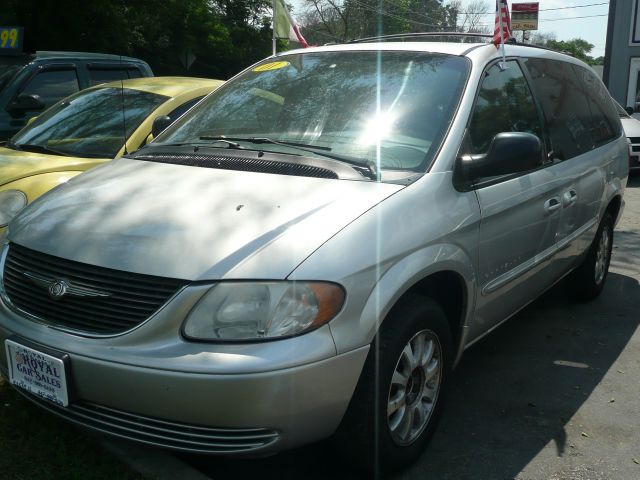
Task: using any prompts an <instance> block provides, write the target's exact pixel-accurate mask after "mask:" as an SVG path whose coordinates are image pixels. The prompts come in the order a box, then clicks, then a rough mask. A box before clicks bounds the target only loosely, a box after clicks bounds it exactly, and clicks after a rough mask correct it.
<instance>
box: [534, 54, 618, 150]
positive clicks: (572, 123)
mask: <svg viewBox="0 0 640 480" xmlns="http://www.w3.org/2000/svg"><path fill="white" fill-rule="evenodd" d="M526 65H527V69H528V70H529V73H530V74H531V78H532V81H533V89H534V91H535V92H536V96H537V98H538V100H539V101H540V104H541V106H542V110H543V112H544V115H545V117H546V119H547V125H548V131H549V137H550V140H551V149H552V153H553V158H557V159H560V160H569V159H570V158H573V157H575V156H577V155H580V154H582V153H584V152H587V151H589V150H591V149H592V148H593V146H594V145H595V144H596V137H597V136H596V135H594V129H596V128H598V127H595V126H594V118H593V116H592V113H591V108H590V104H589V101H588V99H587V92H588V91H589V90H590V89H591V87H590V85H588V84H585V83H583V81H581V80H580V79H579V78H578V75H577V74H576V71H575V70H574V68H573V66H572V65H571V64H570V63H567V62H561V61H557V60H543V59H539V58H530V59H527V60H526ZM603 129H604V127H603ZM610 133H611V127H609V132H608V133H607V134H610ZM604 135H606V134H604ZM602 136H603V134H600V136H599V137H597V138H601V137H602Z"/></svg>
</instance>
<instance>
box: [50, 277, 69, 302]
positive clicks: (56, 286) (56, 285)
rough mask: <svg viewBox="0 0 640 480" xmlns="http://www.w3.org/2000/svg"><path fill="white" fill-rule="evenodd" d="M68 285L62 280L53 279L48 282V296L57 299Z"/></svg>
mask: <svg viewBox="0 0 640 480" xmlns="http://www.w3.org/2000/svg"><path fill="white" fill-rule="evenodd" d="M67 288H69V285H68V284H67V282H65V281H64V280H55V281H54V282H53V283H51V284H49V296H50V297H51V298H53V299H54V300H59V299H61V298H62V297H64V296H65V294H66V293H67Z"/></svg>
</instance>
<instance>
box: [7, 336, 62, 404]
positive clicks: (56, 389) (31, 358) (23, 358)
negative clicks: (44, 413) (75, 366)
mask: <svg viewBox="0 0 640 480" xmlns="http://www.w3.org/2000/svg"><path fill="white" fill-rule="evenodd" d="M5 348H6V352H7V365H8V367H9V381H10V382H11V383H12V384H13V385H16V386H17V387H20V388H23V389H24V390H27V391H28V392H30V393H32V394H34V395H38V396H39V397H42V398H44V399H46V400H49V401H51V402H53V403H56V404H58V405H61V406H63V407H66V406H67V405H69V395H68V392H67V379H66V375H65V369H64V362H63V360H62V359H61V358H56V357H53V356H51V355H47V354H46V353H42V352H39V351H37V350H34V349H32V348H29V347H25V346H24V345H21V344H19V343H16V342H14V341H12V340H5Z"/></svg>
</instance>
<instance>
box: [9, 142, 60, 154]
mask: <svg viewBox="0 0 640 480" xmlns="http://www.w3.org/2000/svg"><path fill="white" fill-rule="evenodd" d="M7 146H9V145H7ZM10 147H11V148H15V149H16V150H22V151H25V152H35V153H48V154H50V155H60V156H61V157H68V156H69V154H68V153H64V152H60V151H58V150H54V149H53V148H49V147H45V146H44V145H36V144H35V143H13V142H11V145H10Z"/></svg>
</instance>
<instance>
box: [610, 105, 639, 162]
mask: <svg viewBox="0 0 640 480" xmlns="http://www.w3.org/2000/svg"><path fill="white" fill-rule="evenodd" d="M614 103H615V104H616V108H617V109H618V114H619V115H620V121H621V122H622V128H623V129H624V134H625V135H626V137H627V138H628V139H629V143H630V144H631V145H630V149H631V151H630V152H629V171H634V170H635V171H640V120H638V119H637V118H635V116H631V115H629V113H628V112H627V111H626V110H625V109H624V108H622V106H621V105H620V104H619V103H618V102H614ZM634 115H636V114H634Z"/></svg>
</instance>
